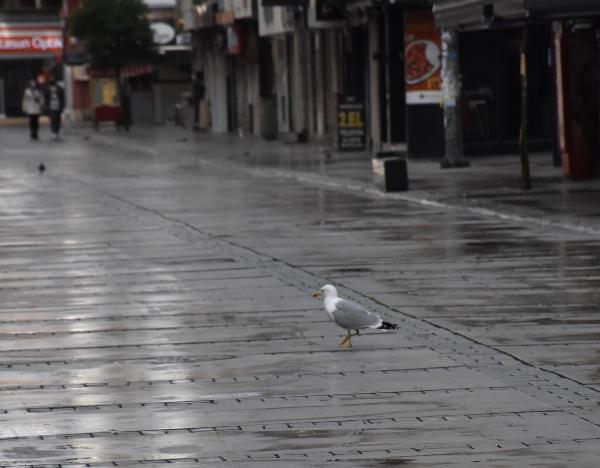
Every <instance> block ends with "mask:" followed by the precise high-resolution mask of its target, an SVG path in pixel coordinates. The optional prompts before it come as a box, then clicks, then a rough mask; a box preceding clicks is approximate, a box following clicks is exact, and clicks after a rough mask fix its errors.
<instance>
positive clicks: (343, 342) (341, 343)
mask: <svg viewBox="0 0 600 468" xmlns="http://www.w3.org/2000/svg"><path fill="white" fill-rule="evenodd" d="M349 339H350V330H348V334H347V335H346V336H345V337H344V339H343V340H342V341H340V346H344V345H345V344H346V343H347V342H348V340H349ZM350 346H352V345H350Z"/></svg>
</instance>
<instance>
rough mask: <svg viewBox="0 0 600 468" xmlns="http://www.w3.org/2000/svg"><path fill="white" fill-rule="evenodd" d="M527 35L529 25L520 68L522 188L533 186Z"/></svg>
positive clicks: (524, 28) (526, 188)
mask: <svg viewBox="0 0 600 468" xmlns="http://www.w3.org/2000/svg"><path fill="white" fill-rule="evenodd" d="M527 36H528V27H527V25H525V26H524V27H523V39H522V40H521V51H520V69H521V130H520V132H519V146H520V150H521V151H520V152H521V188H522V189H523V190H529V189H530V188H531V176H530V174H529V152H528V149H527V117H528V110H527V96H528V93H527Z"/></svg>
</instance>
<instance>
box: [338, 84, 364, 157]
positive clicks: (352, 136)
mask: <svg viewBox="0 0 600 468" xmlns="http://www.w3.org/2000/svg"><path fill="white" fill-rule="evenodd" d="M337 136H338V149H339V150H340V151H362V150H364V149H365V143H366V127H365V105H364V103H363V102H362V101H361V100H359V99H358V98H357V97H356V96H346V95H340V96H339V100H338V135H337Z"/></svg>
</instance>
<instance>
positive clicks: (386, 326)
mask: <svg viewBox="0 0 600 468" xmlns="http://www.w3.org/2000/svg"><path fill="white" fill-rule="evenodd" d="M379 329H380V330H398V325H396V324H395V323H390V322H381V325H380V326H379Z"/></svg>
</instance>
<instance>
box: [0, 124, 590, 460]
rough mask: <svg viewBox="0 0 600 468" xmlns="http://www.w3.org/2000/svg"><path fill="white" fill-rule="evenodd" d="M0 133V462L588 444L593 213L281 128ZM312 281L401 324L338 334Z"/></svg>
mask: <svg viewBox="0 0 600 468" xmlns="http://www.w3.org/2000/svg"><path fill="white" fill-rule="evenodd" d="M6 132H7V130H6V129H4V128H2V127H0V138H4V140H3V141H5V143H6V144H5V145H4V146H5V147H4V148H3V153H2V154H3V158H4V159H3V163H4V170H3V172H2V173H0V195H1V197H2V202H1V203H0V297H1V298H2V300H1V302H0V350H1V351H2V352H1V353H0V396H1V397H2V398H0V466H47V465H51V466H56V468H63V467H68V466H73V467H79V466H82V467H83V466H102V467H104V466H134V465H135V466H139V465H140V464H144V465H146V464H147V465H150V466H158V465H160V466H164V464H167V463H168V464H174V465H178V466H182V467H187V466H213V465H214V466H240V467H245V466H261V467H262V466H285V467H294V466H325V465H329V464H333V465H335V466H340V467H345V466H382V464H388V465H390V464H399V463H401V464H405V465H407V466H498V467H500V466H506V467H517V466H536V465H537V466H548V467H553V466H561V467H562V466H595V464H594V463H595V462H596V461H597V456H598V455H599V454H600V452H599V450H598V446H599V445H598V441H599V440H600V420H599V416H598V415H599V412H598V411H597V402H598V388H597V387H598V380H597V379H596V378H595V371H596V369H595V367H594V365H595V364H596V361H597V349H596V342H597V338H598V337H597V334H596V333H595V331H594V330H593V327H594V326H595V325H596V324H597V320H596V318H595V313H596V310H597V305H598V295H597V294H596V290H597V286H598V285H599V284H600V269H599V268H598V264H597V251H598V246H599V241H598V238H597V237H596V236H595V234H594V233H593V232H592V231H589V230H588V231H585V230H584V231H578V230H574V231H573V232H571V231H564V230H558V229H550V228H548V227H547V226H544V225H543V224H541V223H539V222H535V223H530V224H528V223H526V222H522V221H519V220H518V219H517V218H515V217H512V218H510V217H509V218H506V219H502V218H500V217H497V216H489V215H487V214H485V213H482V212H478V211H477V210H472V209H470V208H469V207H467V208H469V209H460V207H457V206H446V205H443V204H442V205H436V206H434V205H426V204H423V203H419V202H418V201H415V200H414V199H409V198H406V199H401V198H393V197H386V196H380V195H378V194H376V193H373V192H370V191H368V190H366V189H364V187H362V186H360V184H359V185H357V186H350V185H348V184H345V185H344V184H339V183H337V182H336V180H334V179H331V180H330V181H331V183H329V182H328V180H329V179H326V177H330V175H332V174H334V172H332V171H334V167H333V166H332V165H330V166H327V167H325V166H319V163H318V161H316V160H315V159H314V158H315V157H314V155H305V156H304V157H305V158H307V159H308V160H310V161H312V162H311V163H310V164H309V163H308V162H307V161H304V160H301V159H299V158H300V156H301V153H300V151H299V150H298V149H295V148H294V147H291V148H286V147H285V146H278V147H277V149H276V150H274V149H273V147H271V146H268V145H266V144H259V143H255V144H254V143H253V146H252V150H251V151H252V152H253V155H254V154H257V155H258V154H259V153H261V152H262V153H261V154H262V155H263V156H261V157H258V156H252V157H251V158H249V159H250V161H248V162H246V163H241V162H240V161H237V160H236V159H235V157H234V156H232V155H233V154H234V153H235V152H236V151H238V150H239V149H240V146H239V144H238V145H237V146H236V143H235V142H233V143H232V142H227V143H226V144H222V143H221V142H220V141H217V140H214V141H213V140H211V139H210V138H208V137H207V139H205V137H198V138H199V141H198V142H197V143H194V144H184V142H181V141H180V138H179V137H178V136H177V135H172V134H169V133H168V132H167V133H164V132H161V131H159V132H158V133H157V135H154V136H153V135H150V134H148V133H140V134H138V133H136V130H134V131H133V132H131V133H130V134H120V135H117V134H112V133H111V134H106V133H104V132H102V133H101V134H100V135H97V136H92V137H91V138H88V139H83V138H81V137H80V136H78V135H77V134H72V135H70V136H68V137H67V139H66V140H65V141H63V142H61V143H59V144H57V145H55V146H52V145H47V146H44V147H43V151H41V152H40V151H38V150H37V147H35V146H33V145H31V144H25V143H22V141H21V140H19V141H18V142H17V141H16V140H14V139H11V138H7V135H8V134H7V133H6ZM158 135H161V137H160V138H159V137H158ZM196 144H198V145H200V146H195V145H196ZM240 154H241V152H240ZM255 157H256V159H254V158H255ZM336 158H337V156H336ZM352 158H353V159H352ZM352 158H351V159H349V160H347V161H341V160H340V161H339V166H338V167H337V170H339V174H341V175H343V176H344V177H346V176H353V174H356V171H357V170H360V168H361V167H363V165H362V162H361V161H359V159H358V158H357V157H356V156H352ZM40 159H44V160H45V163H46V165H47V168H48V170H47V171H46V173H45V174H43V175H40V174H38V173H37V171H36V167H37V164H38V163H39V161H40ZM277 161H280V162H283V164H284V165H285V166H278V164H279V163H278V162H277ZM337 162H338V160H337V159H336V163H335V164H337ZM363 162H364V161H363ZM298 168H300V169H301V170H302V173H300V172H294V171H296V170H297V169H298ZM319 168H321V169H323V173H319V174H312V175H311V172H310V171H312V170H313V169H319ZM319 170H320V169H319ZM461 174H462V175H461ZM421 176H422V175H421ZM421 176H419V177H421ZM324 177H325V178H324ZM457 177H458V178H459V179H460V180H461V183H465V184H469V182H468V178H467V176H466V173H462V172H461V173H460V174H459V175H458V176H457ZM364 180H366V178H364V177H362V178H361V179H360V180H359V182H361V181H362V182H364ZM419 183H421V184H424V185H426V183H427V181H426V180H425V179H421V181H420V182H419ZM470 187H471V188H472V189H473V190H477V191H479V190H481V186H480V185H477V184H474V183H472V184H471V185H470ZM444 190H450V189H449V188H448V187H446V188H445V189H444ZM445 193H448V192H445ZM477 193H479V194H480V192H477ZM588 201H589V200H588ZM499 204H500V205H503V206H512V205H515V204H514V203H512V202H510V201H509V199H508V198H506V200H504V199H503V200H502V201H501V202H500V203H499ZM588 215H589V213H588ZM588 217H589V216H588ZM552 226H554V225H552ZM325 282H335V283H336V284H337V285H338V286H339V290H340V291H341V292H342V293H343V294H344V295H345V296H347V297H350V298H352V299H353V300H356V301H359V302H360V303H362V304H363V305H365V306H367V307H369V308H372V309H373V310H375V311H377V312H378V313H381V314H382V315H384V316H385V317H386V319H389V320H394V321H397V322H398V323H399V324H400V326H401V329H400V331H399V332H398V333H378V332H377V331H373V332H368V333H365V334H364V335H361V336H359V337H356V338H355V340H354V347H353V349H352V350H344V349H340V348H339V347H338V342H339V340H340V335H341V334H342V331H341V330H339V329H337V328H336V327H335V326H334V325H333V324H331V323H330V322H328V320H327V316H326V315H325V313H324V311H323V310H322V307H321V304H320V303H319V302H318V301H316V300H314V299H313V298H312V297H311V296H310V293H311V291H313V290H314V289H315V288H316V287H318V286H320V285H322V284H323V283H325ZM384 466H385V465H384Z"/></svg>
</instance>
